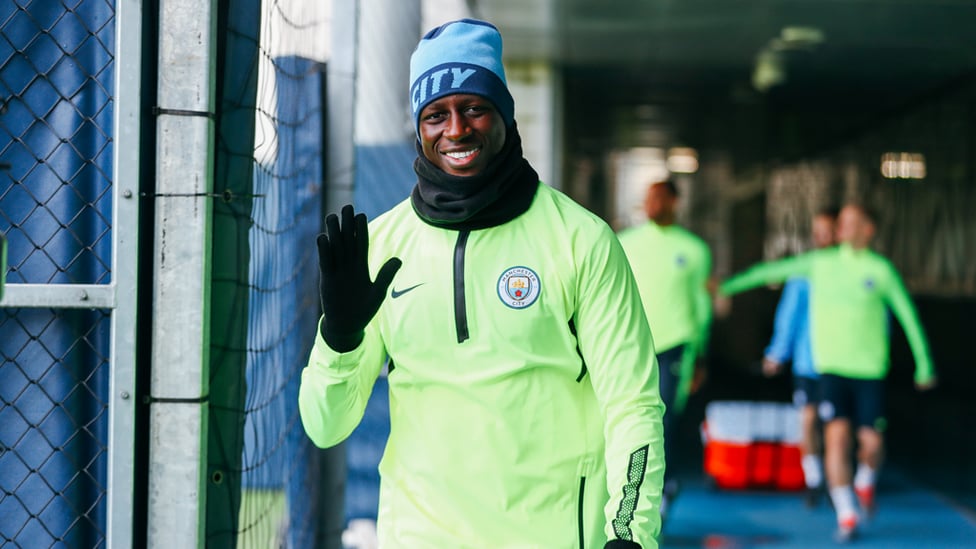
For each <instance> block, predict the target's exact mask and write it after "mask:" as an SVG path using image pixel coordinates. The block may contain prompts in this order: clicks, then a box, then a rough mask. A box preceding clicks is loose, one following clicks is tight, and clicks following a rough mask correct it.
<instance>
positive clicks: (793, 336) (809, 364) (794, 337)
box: [763, 208, 837, 506]
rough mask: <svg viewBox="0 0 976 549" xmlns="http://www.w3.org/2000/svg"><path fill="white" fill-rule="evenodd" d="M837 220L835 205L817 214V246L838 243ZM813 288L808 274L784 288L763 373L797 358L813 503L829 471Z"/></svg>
mask: <svg viewBox="0 0 976 549" xmlns="http://www.w3.org/2000/svg"><path fill="white" fill-rule="evenodd" d="M836 221H837V210H836V209H835V208H833V209H832V208H828V209H824V210H821V211H820V212H819V213H817V215H815V216H814V217H813V221H812V222H811V226H810V233H811V240H812V244H813V247H814V248H815V249H819V248H826V247H827V246H832V245H833V244H834V242H835V241H836V240H835V232H836V231H835V224H836ZM809 292H810V288H809V282H808V281H807V279H806V278H804V277H793V278H791V279H789V280H788V281H787V282H786V285H785V286H783V293H782V295H781V296H780V300H779V304H778V305H777V307H776V317H775V319H774V321H773V337H772V340H771V341H770V343H769V346H768V347H766V352H765V355H764V356H763V373H764V374H766V375H767V376H774V375H777V374H779V373H781V372H782V369H783V364H785V363H786V362H787V361H792V362H793V389H794V391H793V403H794V404H796V406H798V407H799V408H800V433H801V438H800V450H801V452H802V454H803V458H802V462H801V463H802V466H803V476H804V480H805V481H806V485H807V491H806V495H805V501H806V504H807V505H808V506H812V505H814V504H815V503H816V502H817V499H818V498H819V496H820V494H821V492H822V489H823V477H824V474H823V460H822V458H821V452H822V450H823V444H822V442H823V437H822V434H821V425H820V421H819V419H818V418H817V406H818V405H819V404H820V387H819V381H818V378H819V377H820V376H819V375H818V374H817V371H816V370H815V369H814V365H813V351H812V350H811V348H810V313H809V303H808V297H809Z"/></svg>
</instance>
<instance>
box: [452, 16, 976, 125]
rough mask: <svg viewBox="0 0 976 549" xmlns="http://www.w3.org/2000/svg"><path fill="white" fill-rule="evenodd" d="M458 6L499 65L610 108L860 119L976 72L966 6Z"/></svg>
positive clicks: (974, 36) (975, 42)
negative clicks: (491, 31) (561, 76)
mask: <svg viewBox="0 0 976 549" xmlns="http://www.w3.org/2000/svg"><path fill="white" fill-rule="evenodd" d="M469 4H470V5H471V7H472V11H473V13H474V14H475V16H477V17H482V18H485V19H488V20H490V21H493V22H494V23H495V24H496V25H498V27H499V28H500V29H501V30H502V33H503V35H504V36H505V50H506V56H507V57H508V58H510V59H513V60H520V59H544V60H548V61H552V62H553V63H555V64H557V65H558V66H560V67H562V68H563V69H564V71H565V74H566V75H567V77H568V78H569V80H570V81H577V82H589V83H590V84H588V86H590V87H592V90H591V92H592V93H593V94H601V95H600V96H599V97H601V98H603V99H604V100H606V101H609V102H612V103H613V104H615V105H624V104H634V105H646V104H664V103H667V104H671V105H678V106H680V105H681V104H682V103H684V104H688V105H691V104H700V103H701V102H702V101H707V102H710V103H712V104H715V103H718V104H722V103H730V104H734V103H749V102H753V103H755V102H764V103H766V104H771V105H774V106H775V107H776V108H779V109H786V110H788V109H791V108H796V109H800V108H802V110H803V111H805V112H807V113H810V112H816V111H817V110H823V111H824V112H827V111H830V112H835V113H836V112H840V111H844V110H848V111H858V112H864V111H866V110H872V109H881V108H890V107H891V106H892V105H898V104H899V103H904V102H908V101H911V100H912V98H913V97H917V96H919V95H920V94H925V93H929V92H930V91H932V90H937V89H939V88H940V87H944V86H951V85H952V83H953V82H954V81H958V80H960V79H964V78H968V77H969V75H971V74H973V73H974V68H976V1H973V0H965V1H963V0H816V1H813V0H738V1H729V0H646V1H640V0H600V1H597V0H561V1H557V0H482V1H478V0H470V1H469ZM760 60H764V61H760ZM760 66H762V69H758V67H760ZM757 70H761V73H760V74H757ZM757 77H758V78H757Z"/></svg>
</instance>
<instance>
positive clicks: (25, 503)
mask: <svg viewBox="0 0 976 549" xmlns="http://www.w3.org/2000/svg"><path fill="white" fill-rule="evenodd" d="M108 319H109V314H108V312H107V311H97V310H96V311H64V310H47V309H0V333H2V334H3V343H2V344H0V354H2V358H3V367H2V368H0V441H2V447H0V485H2V489H3V492H2V494H0V517H3V520H2V521H0V533H2V538H0V539H2V541H3V542H10V543H11V546H12V547H31V548H33V547H100V546H104V540H105V498H106V489H107V482H106V463H107V451H108V448H107V440H108V435H107V433H108V414H107V410H108V403H107V402H106V400H105V398H106V394H107V393H108V376H109V372H108V368H109V367H108V356H107V352H106V349H107V348H108V334H109V322H108ZM3 545H5V543H4V544H3Z"/></svg>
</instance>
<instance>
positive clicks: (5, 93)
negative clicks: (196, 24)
mask: <svg viewBox="0 0 976 549" xmlns="http://www.w3.org/2000/svg"><path fill="white" fill-rule="evenodd" d="M114 22H115V7H114V3H113V2H110V1H88V2H69V3H64V2H41V1H34V2H14V1H10V0H0V101H2V110H0V163H2V164H3V165H4V168H5V172H6V173H5V174H4V175H3V176H2V177H0V232H2V233H4V234H5V235H6V238H7V240H8V242H9V250H8V254H9V255H8V260H9V272H8V273H7V283H8V284H12V285H14V286H11V287H8V288H7V291H6V292H5V294H6V295H5V299H6V298H7V297H9V296H10V295H11V294H13V293H15V290H16V285H17V284H106V283H108V282H110V277H111V272H110V271H111V265H112V260H111V258H112V242H111V237H112V210H113V204H112V199H113V197H112V192H111V191H112V174H111V172H112V161H113V159H112V154H113V140H112V125H113V106H114V98H113V87H114V77H113V70H114V63H115V59H114V51H115V34H114V32H115V28H114ZM110 320H111V312H110V311H108V310H92V309H77V310H67V309H50V308H7V309H0V358H2V364H0V518H2V519H0V545H3V546H4V547H6V546H7V544H9V546H11V547H31V548H34V547H104V546H105V545H106V539H107V518H106V515H107V500H108V493H107V485H108V481H107V478H108V440H109V434H108V429H109V426H108V424H109V421H108V416H109V414H108V411H109V397H108V391H109V379H110V370H109V359H108V357H109V348H110V331H111V322H110Z"/></svg>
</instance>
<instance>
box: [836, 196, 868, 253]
mask: <svg viewBox="0 0 976 549" xmlns="http://www.w3.org/2000/svg"><path fill="white" fill-rule="evenodd" d="M872 238H874V223H872V222H871V220H870V219H868V217H867V216H866V215H864V212H862V211H861V208H858V207H857V206H845V207H844V209H842V210H841V211H840V215H839V216H837V240H838V241H840V242H843V243H845V244H850V245H851V246H853V247H854V248H856V249H861V248H865V247H867V245H868V244H870V243H871V239H872Z"/></svg>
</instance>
